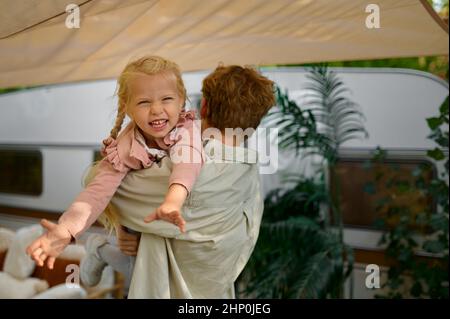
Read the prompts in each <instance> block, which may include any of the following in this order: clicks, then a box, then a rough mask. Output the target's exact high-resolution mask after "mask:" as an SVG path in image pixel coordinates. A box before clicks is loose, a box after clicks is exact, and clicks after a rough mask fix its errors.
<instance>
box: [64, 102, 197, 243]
mask: <svg viewBox="0 0 450 319" xmlns="http://www.w3.org/2000/svg"><path fill="white" fill-rule="evenodd" d="M105 144H106V148H105V149H104V152H103V153H104V154H105V157H104V158H103V159H102V161H101V162H100V163H99V167H98V170H97V174H96V176H95V177H94V179H93V180H92V181H91V182H90V183H89V184H88V185H87V186H86V188H85V189H84V190H83V191H82V192H81V193H80V194H79V195H78V196H77V197H76V199H75V201H74V202H73V203H72V204H71V205H70V206H69V208H68V209H67V210H66V211H65V212H64V214H63V215H62V216H61V217H60V219H59V224H63V225H64V226H65V227H67V229H68V230H69V232H70V233H71V234H72V236H73V237H75V238H77V237H78V236H79V235H81V234H82V233H83V232H84V231H85V230H86V229H87V228H89V227H90V226H91V225H92V224H93V223H94V222H95V221H96V220H97V218H98V217H99V216H100V214H101V213H102V212H103V211H104V209H105V208H106V206H107V205H108V203H109V201H110V200H111V198H112V196H113V195H114V193H115V192H116V190H117V188H118V187H119V186H120V184H121V182H122V180H123V178H124V177H125V176H126V175H127V173H128V172H129V171H130V170H136V169H142V168H148V167H150V166H151V165H153V163H154V162H158V161H159V160H160V159H161V158H162V157H164V156H166V155H169V156H170V158H171V160H172V162H173V163H174V165H173V170H172V173H171V175H170V178H169V185H172V184H181V185H183V186H184V187H185V188H186V189H187V191H188V192H190V191H191V189H192V186H193V184H194V183H195V180H196V179H197V177H198V175H199V173H200V169H201V167H202V165H203V163H204V153H203V147H202V142H201V132H200V127H199V125H196V123H195V113H194V112H193V111H188V112H182V113H181V114H180V118H179V121H178V123H177V125H176V126H175V128H174V129H172V130H171V131H170V133H169V134H167V135H166V136H165V137H164V138H156V139H154V140H153V141H151V142H150V145H148V146H147V144H146V143H145V139H144V137H143V136H142V134H141V133H140V132H139V130H138V128H137V126H136V124H135V123H134V122H130V123H129V124H128V126H127V127H126V128H125V129H124V130H123V132H122V133H121V134H120V135H119V136H118V138H117V140H114V139H112V138H108V139H107V140H106V141H105ZM149 213H150V212H149Z"/></svg>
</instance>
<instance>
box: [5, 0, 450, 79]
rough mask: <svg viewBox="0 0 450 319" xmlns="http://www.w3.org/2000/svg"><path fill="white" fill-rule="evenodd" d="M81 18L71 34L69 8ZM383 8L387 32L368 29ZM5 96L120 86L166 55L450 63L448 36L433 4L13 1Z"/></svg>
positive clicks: (192, 63) (208, 61) (187, 63)
mask: <svg viewBox="0 0 450 319" xmlns="http://www.w3.org/2000/svg"><path fill="white" fill-rule="evenodd" d="M70 3H75V4H78V5H79V8H80V28H79V29H77V28H74V29H69V28H67V27H66V24H65V21H66V18H67V17H68V15H69V13H66V12H65V9H66V5H68V4H70ZM371 3H376V4H377V5H378V6H379V9H380V28H378V29H377V28H373V29H370V28H367V26H366V23H365V22H366V19H367V16H368V15H370V12H369V13H368V12H366V7H367V6H368V5H369V4H371ZM1 6H2V8H1V10H0V52H1V54H2V59H1V60H0V87H12V86H19V85H40V84H49V83H61V82H72V81H80V80H93V79H104V78H112V77H116V76H117V75H118V74H119V73H120V71H121V70H122V69H123V67H124V66H125V64H126V63H127V62H128V61H129V60H130V59H132V58H136V57H138V56H140V55H143V54H157V55H161V56H164V57H167V58H170V59H172V60H174V61H176V62H177V63H178V64H180V66H181V67H182V69H183V71H194V70H201V69H209V68H214V67H215V66H217V64H218V62H224V63H225V64H230V63H236V64H254V65H271V64H293V63H305V62H319V61H342V60H359V59H378V58H388V57H409V56H426V55H448V46H449V44H448V26H447V25H446V24H445V23H444V22H442V20H440V18H439V17H438V16H437V14H436V13H435V12H434V11H433V9H432V8H431V7H430V6H429V5H428V3H427V1H426V0H420V1H419V0H395V1H393V0H377V1H375V2H374V1H364V0H333V1H329V0H297V1H293V0H271V1H265V0H246V1H241V0H214V1H207V0H165V1H156V0H153V1H151V0H149V1H147V0H21V1H19V0H3V1H2V2H1Z"/></svg>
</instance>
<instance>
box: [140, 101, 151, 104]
mask: <svg viewBox="0 0 450 319" xmlns="http://www.w3.org/2000/svg"><path fill="white" fill-rule="evenodd" d="M148 103H150V102H149V101H140V102H138V105H141V104H148Z"/></svg>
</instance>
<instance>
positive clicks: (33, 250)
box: [27, 219, 72, 269]
mask: <svg viewBox="0 0 450 319" xmlns="http://www.w3.org/2000/svg"><path fill="white" fill-rule="evenodd" d="M41 225H42V226H43V227H44V228H45V229H46V230H47V231H46V232H45V234H43V235H42V236H40V237H39V238H38V239H36V240H35V241H34V242H32V243H31V245H29V246H28V248H27V254H28V255H30V257H31V258H32V259H33V260H34V261H35V262H36V264H37V265H38V266H40V267H42V266H43V265H44V263H45V261H47V267H48V268H50V269H53V266H54V264H55V259H56V257H58V256H59V254H61V252H62V251H63V250H64V248H66V246H67V245H68V244H69V243H70V241H71V239H72V235H71V234H70V233H69V230H68V229H67V228H66V227H64V226H63V225H58V224H55V223H52V222H49V221H48V220H46V219H43V220H41Z"/></svg>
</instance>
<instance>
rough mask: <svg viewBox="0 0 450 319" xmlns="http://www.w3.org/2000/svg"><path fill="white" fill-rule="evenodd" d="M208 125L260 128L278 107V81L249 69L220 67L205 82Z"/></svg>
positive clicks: (204, 92)
mask: <svg viewBox="0 0 450 319" xmlns="http://www.w3.org/2000/svg"><path fill="white" fill-rule="evenodd" d="M202 93H203V98H204V99H205V101H206V110H205V112H204V113H203V114H202V115H203V119H205V120H206V121H207V122H208V124H209V125H210V126H212V127H215V128H217V129H219V130H220V131H221V132H224V131H225V129H226V128H233V129H234V128H242V129H243V130H245V129H247V128H253V129H256V127H257V126H258V125H259V123H260V122H261V119H262V118H263V116H264V115H266V113H267V112H268V111H269V109H270V108H271V107H272V106H274V105H275V94H274V82H273V81H271V80H269V79H268V78H266V77H264V76H263V75H261V74H260V73H259V72H258V71H256V70H255V69H254V68H252V67H249V66H239V65H230V66H223V65H219V66H218V67H217V68H216V69H215V70H214V72H212V73H211V74H209V75H208V76H207V77H206V78H205V79H204V80H203V87H202Z"/></svg>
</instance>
